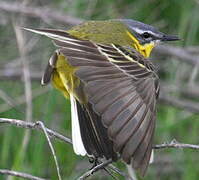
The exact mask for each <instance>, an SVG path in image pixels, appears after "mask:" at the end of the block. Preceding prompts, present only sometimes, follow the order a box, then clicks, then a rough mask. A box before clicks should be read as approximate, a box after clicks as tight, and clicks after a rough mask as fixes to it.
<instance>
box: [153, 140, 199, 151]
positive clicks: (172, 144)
mask: <svg viewBox="0 0 199 180" xmlns="http://www.w3.org/2000/svg"><path fill="white" fill-rule="evenodd" d="M153 148H154V149H165V148H180V149H185V148H186V149H195V150H199V145H194V144H184V143H179V142H177V141H176V140H175V139H174V140H172V141H171V142H170V143H163V144H160V145H155V146H154V147H153Z"/></svg>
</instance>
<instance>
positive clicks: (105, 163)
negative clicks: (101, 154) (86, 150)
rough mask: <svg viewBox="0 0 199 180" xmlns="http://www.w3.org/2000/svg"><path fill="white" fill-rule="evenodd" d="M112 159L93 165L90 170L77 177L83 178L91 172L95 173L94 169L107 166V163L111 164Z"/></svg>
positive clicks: (80, 179)
mask: <svg viewBox="0 0 199 180" xmlns="http://www.w3.org/2000/svg"><path fill="white" fill-rule="evenodd" d="M112 162H113V161H112V159H109V160H107V161H104V162H103V163H101V164H99V165H97V166H95V167H94V168H92V169H91V170H89V171H87V172H86V173H84V174H83V175H82V176H80V177H79V178H78V180H84V179H86V178H88V177H89V176H91V175H92V174H93V173H95V172H96V171H98V170H100V169H103V168H104V167H106V166H108V165H109V164H111V163H112Z"/></svg>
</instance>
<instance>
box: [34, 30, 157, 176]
mask: <svg viewBox="0 0 199 180" xmlns="http://www.w3.org/2000/svg"><path fill="white" fill-rule="evenodd" d="M32 31H35V32H38V33H40V34H44V35H47V36H49V37H51V38H53V39H54V43H55V45H56V46H58V47H59V48H60V49H59V50H58V53H60V54H62V55H64V56H65V57H66V60H67V61H68V63H69V64H70V65H71V66H74V67H76V72H75V75H76V76H77V77H78V78H79V79H80V80H81V82H83V83H84V87H85V88H84V91H85V94H86V95H87V98H88V103H89V104H91V107H90V108H93V110H94V111H95V112H96V113H97V114H98V116H99V117H100V118H101V119H100V120H101V121H102V123H103V125H104V127H105V128H107V131H108V137H109V139H111V140H112V141H113V148H114V150H115V151H116V152H120V153H121V155H122V158H123V160H124V161H125V162H127V163H130V162H131V161H132V162H133V166H134V167H136V168H137V169H139V170H140V172H141V174H144V173H145V171H146V169H147V167H148V164H149V159H150V155H151V149H152V137H153V132H154V127H155V125H154V124H155V104H156V97H158V92H159V85H158V79H157V76H156V75H155V74H154V67H153V65H152V63H151V62H150V61H148V60H147V59H145V58H144V57H143V56H142V55H140V54H139V53H138V52H137V51H135V50H133V49H129V48H125V47H121V46H118V45H111V44H109V45H108V44H107V45H105V44H95V43H93V42H90V41H86V40H80V39H78V38H75V37H73V36H71V35H70V34H68V33H67V32H65V31H55V30H38V29H36V30H32ZM49 72H50V73H51V69H50V70H49ZM45 81H49V77H48V76H46V80H45ZM98 120H99V119H98ZM94 124H97V123H96V122H95V123H94ZM96 128H97V127H96ZM96 133H100V131H96ZM105 134H106V133H105ZM97 136H98V137H100V138H101V137H102V136H103V135H102V134H98V135H97ZM101 139H103V138H101Z"/></svg>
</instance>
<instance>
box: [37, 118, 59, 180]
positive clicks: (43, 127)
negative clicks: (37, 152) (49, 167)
mask: <svg viewBox="0 0 199 180" xmlns="http://www.w3.org/2000/svg"><path fill="white" fill-rule="evenodd" d="M37 124H38V125H39V126H40V127H41V129H42V130H43V132H44V134H45V136H46V139H47V142H48V145H49V147H50V150H51V152H52V155H53V158H54V161H55V165H56V169H57V176H58V178H59V180H62V178H61V175H60V169H59V165H58V161H57V157H56V154H55V150H54V148H53V145H52V143H51V141H50V138H49V136H48V133H47V128H46V127H45V126H44V123H43V122H41V121H38V122H37Z"/></svg>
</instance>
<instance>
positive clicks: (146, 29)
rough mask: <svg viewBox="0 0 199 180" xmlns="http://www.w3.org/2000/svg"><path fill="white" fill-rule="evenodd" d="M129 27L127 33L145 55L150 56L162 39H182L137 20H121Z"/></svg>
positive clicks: (138, 49) (137, 48) (136, 47)
mask: <svg viewBox="0 0 199 180" xmlns="http://www.w3.org/2000/svg"><path fill="white" fill-rule="evenodd" d="M120 21H122V23H124V24H125V25H126V26H127V27H128V30H127V32H126V33H127V34H128V36H129V37H130V38H131V39H132V40H133V46H134V48H135V49H136V50H137V51H139V52H140V53H141V54H142V55H144V56H145V57H149V55H150V53H151V50H152V49H153V48H154V47H155V46H156V45H157V44H158V43H159V42H161V41H177V40H180V39H179V38H178V37H177V36H175V35H167V34H165V33H162V32H160V31H158V30H157V29H156V28H155V27H153V26H150V25H147V24H144V23H141V22H139V21H135V20H130V19H129V20H128V19H122V20H120Z"/></svg>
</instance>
